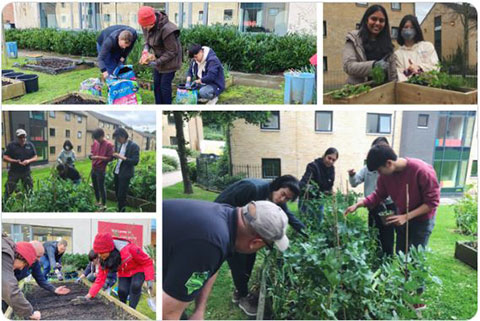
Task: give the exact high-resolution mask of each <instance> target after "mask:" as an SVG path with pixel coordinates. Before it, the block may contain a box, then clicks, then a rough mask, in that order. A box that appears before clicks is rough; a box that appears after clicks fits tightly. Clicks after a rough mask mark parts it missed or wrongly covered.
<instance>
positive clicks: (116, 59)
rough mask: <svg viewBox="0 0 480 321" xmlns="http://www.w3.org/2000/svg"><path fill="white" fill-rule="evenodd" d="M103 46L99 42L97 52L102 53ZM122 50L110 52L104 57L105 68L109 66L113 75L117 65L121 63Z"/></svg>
mask: <svg viewBox="0 0 480 321" xmlns="http://www.w3.org/2000/svg"><path fill="white" fill-rule="evenodd" d="M100 50H101V47H100V45H99V44H98V42H97V53H98V54H100ZM120 58H121V55H120V52H113V53H112V52H109V53H108V54H107V56H106V57H104V60H103V62H104V63H105V68H107V71H108V73H109V74H110V75H111V74H113V71H114V70H115V68H117V66H118V65H119V64H120Z"/></svg>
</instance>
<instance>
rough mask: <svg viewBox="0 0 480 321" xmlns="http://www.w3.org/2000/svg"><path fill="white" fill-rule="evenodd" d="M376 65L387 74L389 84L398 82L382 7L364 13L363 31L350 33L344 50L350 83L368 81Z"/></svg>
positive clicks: (386, 18)
mask: <svg viewBox="0 0 480 321" xmlns="http://www.w3.org/2000/svg"><path fill="white" fill-rule="evenodd" d="M377 66H378V67H380V68H381V69H383V71H384V72H385V73H386V75H387V79H388V81H395V80H396V79H397V71H396V68H395V59H394V57H393V44H392V39H391V37H390V25H389V23H388V16H387V12H386V11H385V8H383V7H382V6H380V5H372V6H370V7H369V8H368V9H367V10H366V11H365V13H364V15H363V17H362V20H361V21H360V29H359V30H354V31H350V32H349V33H348V34H347V39H346V43H345V47H344V48H343V70H344V71H345V72H346V73H347V74H348V79H347V83H348V84H358V83H362V82H366V81H367V80H368V78H369V76H370V74H371V71H372V69H373V68H374V67H377Z"/></svg>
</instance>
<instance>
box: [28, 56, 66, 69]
mask: <svg viewBox="0 0 480 321" xmlns="http://www.w3.org/2000/svg"><path fill="white" fill-rule="evenodd" d="M72 64H73V62H72V61H68V60H63V59H55V58H45V59H41V60H39V61H37V62H36V65H39V66H42V67H48V68H53V69H60V68H65V67H70V66H71V65H72Z"/></svg>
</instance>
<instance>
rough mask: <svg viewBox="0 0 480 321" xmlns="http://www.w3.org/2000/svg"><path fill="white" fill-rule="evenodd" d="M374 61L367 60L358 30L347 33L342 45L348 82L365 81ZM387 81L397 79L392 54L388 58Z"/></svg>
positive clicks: (344, 68)
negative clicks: (343, 45)
mask: <svg viewBox="0 0 480 321" xmlns="http://www.w3.org/2000/svg"><path fill="white" fill-rule="evenodd" d="M374 62H375V61H373V60H370V61H367V56H366V54H365V49H364V48H363V43H362V39H360V35H359V34H358V30H353V31H350V32H349V33H347V37H346V42H345V47H343V70H344V71H345V72H346V73H347V74H348V78H347V83H348V84H353V85H354V84H359V83H362V82H366V81H367V80H368V76H369V75H370V71H371V70H372V68H373V64H374ZM388 62H389V69H388V81H396V80H397V70H396V65H395V58H394V55H393V53H392V55H391V56H390V57H389V58H388Z"/></svg>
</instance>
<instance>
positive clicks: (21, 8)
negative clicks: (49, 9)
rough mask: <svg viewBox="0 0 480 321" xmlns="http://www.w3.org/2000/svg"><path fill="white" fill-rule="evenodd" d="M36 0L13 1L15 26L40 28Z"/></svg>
mask: <svg viewBox="0 0 480 321" xmlns="http://www.w3.org/2000/svg"><path fill="white" fill-rule="evenodd" d="M38 9H39V8H38V3H36V2H21V3H14V11H15V18H16V19H15V20H16V21H15V27H17V28H19V29H24V28H40V12H39V10H38Z"/></svg>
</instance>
